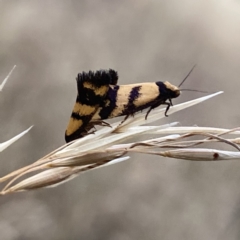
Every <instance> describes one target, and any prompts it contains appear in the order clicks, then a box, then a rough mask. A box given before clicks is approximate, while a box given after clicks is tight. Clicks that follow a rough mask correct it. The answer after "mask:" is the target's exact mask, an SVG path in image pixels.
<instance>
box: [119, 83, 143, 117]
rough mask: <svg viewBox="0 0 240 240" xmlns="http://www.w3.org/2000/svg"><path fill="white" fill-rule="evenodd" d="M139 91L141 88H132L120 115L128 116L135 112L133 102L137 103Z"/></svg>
mask: <svg viewBox="0 0 240 240" xmlns="http://www.w3.org/2000/svg"><path fill="white" fill-rule="evenodd" d="M140 90H141V86H136V87H133V88H132V90H131V92H130V94H129V97H128V103H127V105H126V106H125V107H124V111H123V113H122V114H123V115H129V114H133V113H135V112H136V106H135V105H134V101H137V99H138V98H139V96H140Z"/></svg>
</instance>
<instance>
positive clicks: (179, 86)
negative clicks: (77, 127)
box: [178, 64, 196, 87]
mask: <svg viewBox="0 0 240 240" xmlns="http://www.w3.org/2000/svg"><path fill="white" fill-rule="evenodd" d="M195 67H196V64H195V65H194V66H193V67H192V69H191V70H190V72H189V73H188V74H187V76H186V77H185V78H184V79H183V80H182V82H181V83H180V84H179V85H178V87H181V85H182V84H183V83H184V82H185V80H186V79H187V78H188V77H189V75H190V74H191V72H192V71H193V69H194V68H195Z"/></svg>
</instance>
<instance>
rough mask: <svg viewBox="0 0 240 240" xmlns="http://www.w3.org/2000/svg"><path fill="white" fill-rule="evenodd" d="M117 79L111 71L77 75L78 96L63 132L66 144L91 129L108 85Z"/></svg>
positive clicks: (115, 73) (115, 74)
mask: <svg viewBox="0 0 240 240" xmlns="http://www.w3.org/2000/svg"><path fill="white" fill-rule="evenodd" d="M117 78H118V76H117V72H115V71H114V70H111V69H110V70H108V71H106V70H100V71H97V72H92V71H89V72H88V73H85V72H83V73H80V74H78V76H77V79H76V80H77V89H78V95H77V99H76V103H75V105H74V107H73V111H72V114H71V118H70V120H69V123H68V126H67V130H66V132H65V140H66V142H70V141H73V140H75V139H77V138H80V137H83V136H84V135H86V134H87V132H88V131H89V130H90V129H91V128H92V127H93V124H92V123H90V121H91V119H92V117H93V115H94V114H95V113H96V111H97V110H98V108H99V106H100V105H102V104H103V102H104V99H105V97H106V95H107V92H108V90H109V85H110V84H114V83H117Z"/></svg>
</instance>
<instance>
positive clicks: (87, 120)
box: [65, 69, 180, 142]
mask: <svg viewBox="0 0 240 240" xmlns="http://www.w3.org/2000/svg"><path fill="white" fill-rule="evenodd" d="M117 81H118V74H117V72H116V71H114V70H112V69H109V70H100V71H96V72H92V71H89V72H88V73H85V72H83V73H81V74H78V77H77V87H78V96H77V100H76V103H75V105H74V108H73V112H72V115H71V118H70V121H69V124H68V127H67V130H66V132H65V139H66V142H70V141H72V140H75V139H77V138H80V137H83V136H84V135H86V134H89V131H90V129H92V128H93V127H94V125H99V124H101V123H102V122H103V121H104V120H105V119H109V118H114V117H118V116H125V119H124V120H126V119H127V118H128V117H129V116H131V115H132V116H133V115H134V114H135V113H136V112H139V111H142V110H144V109H147V108H149V109H148V111H147V113H146V116H145V118H146V119H147V116H148V114H149V113H150V111H151V110H152V109H154V108H156V107H158V106H160V105H167V107H166V111H165V116H167V112H168V110H169V108H170V106H172V101H171V99H173V98H177V97H178V96H179V95H180V90H179V88H178V87H176V86H174V85H172V84H171V83H169V82H160V81H159V82H145V83H137V84H128V85H116V84H117Z"/></svg>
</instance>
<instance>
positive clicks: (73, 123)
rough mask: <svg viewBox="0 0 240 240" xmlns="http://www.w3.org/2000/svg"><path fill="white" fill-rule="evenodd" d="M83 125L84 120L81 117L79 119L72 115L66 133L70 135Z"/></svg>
mask: <svg viewBox="0 0 240 240" xmlns="http://www.w3.org/2000/svg"><path fill="white" fill-rule="evenodd" d="M82 125H83V121H82V120H81V119H80V120H78V119H74V118H72V117H71V118H70V120H69V123H68V127H67V130H66V135H67V136H70V135H71V134H73V133H74V132H76V131H77V130H78V129H79V128H80V127H81V126H82Z"/></svg>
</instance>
